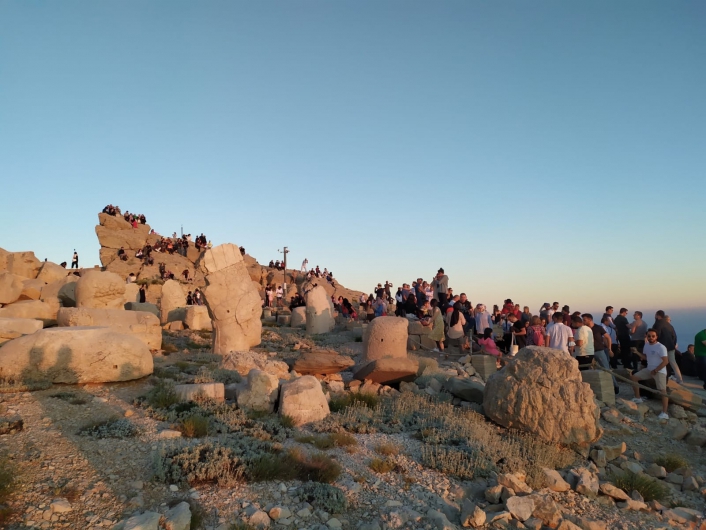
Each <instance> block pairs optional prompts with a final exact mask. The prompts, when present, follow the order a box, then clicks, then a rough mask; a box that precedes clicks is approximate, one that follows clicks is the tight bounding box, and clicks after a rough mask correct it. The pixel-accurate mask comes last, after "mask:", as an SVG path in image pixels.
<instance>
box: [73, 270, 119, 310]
mask: <svg viewBox="0 0 706 530" xmlns="http://www.w3.org/2000/svg"><path fill="white" fill-rule="evenodd" d="M75 296H76V307H79V308H95V309H123V308H124V305H125V301H124V298H125V282H124V281H123V280H122V278H120V276H118V275H117V274H114V273H112V272H101V271H100V270H97V269H94V270H89V271H86V272H84V273H82V275H81V277H80V278H79V280H78V282H76V287H75Z"/></svg>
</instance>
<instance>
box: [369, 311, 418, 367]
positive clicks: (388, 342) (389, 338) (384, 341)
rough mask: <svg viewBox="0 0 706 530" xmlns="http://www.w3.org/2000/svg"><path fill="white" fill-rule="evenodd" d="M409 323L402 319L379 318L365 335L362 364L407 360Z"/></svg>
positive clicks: (374, 320) (371, 324) (371, 323)
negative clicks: (392, 359)
mask: <svg viewBox="0 0 706 530" xmlns="http://www.w3.org/2000/svg"><path fill="white" fill-rule="evenodd" d="M408 326H409V321H408V320H407V319H406V318H402V317H377V318H375V319H373V321H372V322H370V324H368V326H367V327H366V328H365V331H364V333H363V358H362V360H361V364H362V363H365V362H369V361H375V360H377V359H384V358H390V357H392V358H395V359H406V358H407V328H408Z"/></svg>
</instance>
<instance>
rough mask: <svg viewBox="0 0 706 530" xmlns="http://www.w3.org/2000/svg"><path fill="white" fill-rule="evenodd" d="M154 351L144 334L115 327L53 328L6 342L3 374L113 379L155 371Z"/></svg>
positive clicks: (1, 354) (0, 363)
mask: <svg viewBox="0 0 706 530" xmlns="http://www.w3.org/2000/svg"><path fill="white" fill-rule="evenodd" d="M153 368H154V366H153V362H152V354H150V351H149V349H148V348H147V346H146V345H145V344H144V343H143V342H142V341H141V340H140V339H138V338H136V337H131V336H129V335H124V334H121V333H118V332H116V331H113V330H111V329H109V328H83V327H78V328H52V329H43V330H41V331H37V332H36V333H32V334H31V335H26V336H24V337H20V338H18V339H15V340H11V341H10V342H7V343H5V344H4V345H3V346H2V347H0V377H5V378H10V379H14V380H20V381H37V380H49V381H52V382H54V383H69V384H75V383H109V382H117V381H130V380H133V379H139V378H141V377H145V376H147V375H149V374H151V373H152V370H153Z"/></svg>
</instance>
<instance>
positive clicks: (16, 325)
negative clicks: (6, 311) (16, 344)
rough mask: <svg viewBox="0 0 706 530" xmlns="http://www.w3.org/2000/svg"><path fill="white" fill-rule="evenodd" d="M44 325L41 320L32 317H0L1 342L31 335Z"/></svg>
mask: <svg viewBox="0 0 706 530" xmlns="http://www.w3.org/2000/svg"><path fill="white" fill-rule="evenodd" d="M42 327H43V324H42V321H41V320H34V319H32V318H0V344H2V343H3V342H7V341H8V340H12V339H16V338H19V337H21V336H22V335H30V334H32V333H34V332H35V331H39V330H40V329H42Z"/></svg>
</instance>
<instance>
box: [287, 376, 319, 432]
mask: <svg viewBox="0 0 706 530" xmlns="http://www.w3.org/2000/svg"><path fill="white" fill-rule="evenodd" d="M329 413H330V410H329V407H328V401H326V396H325V395H324V391H323V390H322V389H321V383H319V380H318V379H316V377H314V376H313V375H305V376H302V377H300V378H298V379H295V380H294V381H290V382H288V383H283V384H282V387H281V389H280V400H279V414H280V415H281V416H290V417H291V418H292V419H293V420H294V424H295V425H303V424H305V423H309V422H312V421H319V420H322V419H324V418H325V417H326V416H328V415H329Z"/></svg>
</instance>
